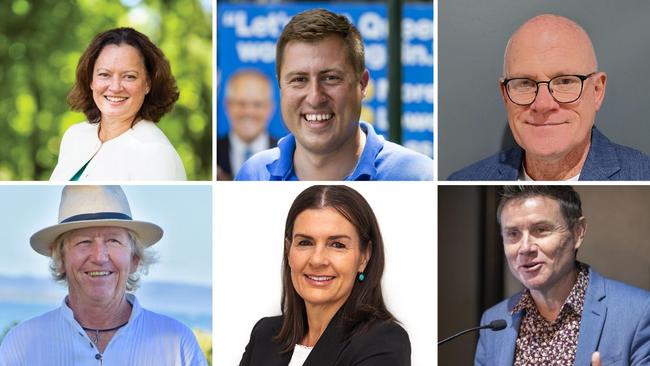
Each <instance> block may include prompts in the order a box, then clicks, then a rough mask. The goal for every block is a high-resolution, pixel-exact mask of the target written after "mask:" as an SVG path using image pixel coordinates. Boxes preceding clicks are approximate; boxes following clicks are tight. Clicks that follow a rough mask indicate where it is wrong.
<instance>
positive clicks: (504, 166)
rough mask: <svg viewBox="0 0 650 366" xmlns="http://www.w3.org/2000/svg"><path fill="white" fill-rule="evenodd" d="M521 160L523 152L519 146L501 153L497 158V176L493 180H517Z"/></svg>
mask: <svg viewBox="0 0 650 366" xmlns="http://www.w3.org/2000/svg"><path fill="white" fill-rule="evenodd" d="M523 158H524V151H523V150H522V149H521V148H520V147H519V146H515V147H513V148H511V149H508V150H506V151H504V152H502V153H501V155H500V156H499V163H500V164H499V165H498V166H497V176H496V177H495V178H494V180H517V179H518V178H519V169H520V168H521V162H522V160H523Z"/></svg>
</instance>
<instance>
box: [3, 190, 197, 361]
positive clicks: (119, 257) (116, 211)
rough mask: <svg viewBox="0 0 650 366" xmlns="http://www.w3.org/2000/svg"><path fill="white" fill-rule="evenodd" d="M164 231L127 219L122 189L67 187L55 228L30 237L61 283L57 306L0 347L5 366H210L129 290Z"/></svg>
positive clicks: (178, 330) (187, 338)
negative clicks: (63, 290)
mask: <svg viewBox="0 0 650 366" xmlns="http://www.w3.org/2000/svg"><path fill="white" fill-rule="evenodd" d="M162 235H163V230H162V229H161V228H160V227H159V226H158V225H155V224H152V223H150V222H144V221H137V220H133V219H132V215H131V210H130V208H129V202H128V201H127V198H126V196H125V195H124V192H123V191H122V189H121V188H120V187H119V186H80V185H75V186H67V187H65V188H64V189H63V192H62V194H61V204H60V206H59V221H58V224H56V225H53V226H50V227H47V228H45V229H42V230H40V231H38V232H36V233H35V234H34V235H32V237H31V239H30V243H31V246H32V248H33V249H34V250H35V251H36V252H38V253H39V254H42V255H45V256H48V257H50V258H51V264H50V268H51V270H52V275H53V277H54V278H55V279H56V280H58V281H65V282H66V283H67V285H68V296H66V298H65V299H64V301H63V303H62V304H61V306H60V307H59V308H57V309H55V310H53V311H50V312H48V313H45V314H43V315H41V316H38V317H36V318H33V319H30V320H27V321H25V322H23V323H21V324H19V325H17V326H16V327H14V328H13V329H11V331H10V332H9V333H8V334H7V336H6V337H5V339H4V340H3V342H2V344H1V345H0V366H5V365H12V366H14V365H207V362H206V360H205V358H204V356H203V354H202V352H201V349H200V348H199V346H198V343H197V341H196V339H195V338H194V335H193V334H192V332H191V331H190V330H189V329H188V328H187V327H186V326H185V325H183V324H181V323H180V322H178V321H176V320H174V319H171V318H168V317H166V316H163V315H159V314H156V313H153V312H151V311H148V310H145V309H143V308H142V307H141V306H140V304H139V303H138V300H137V298H136V297H135V296H134V295H133V294H131V293H127V291H129V292H131V291H134V290H135V289H136V288H137V286H138V281H139V273H140V272H146V269H147V267H148V265H149V264H151V262H152V261H153V259H152V256H151V254H149V253H147V252H146V251H145V249H146V248H148V247H149V246H151V245H153V244H155V243H156V242H158V241H159V240H160V238H161V237H162Z"/></svg>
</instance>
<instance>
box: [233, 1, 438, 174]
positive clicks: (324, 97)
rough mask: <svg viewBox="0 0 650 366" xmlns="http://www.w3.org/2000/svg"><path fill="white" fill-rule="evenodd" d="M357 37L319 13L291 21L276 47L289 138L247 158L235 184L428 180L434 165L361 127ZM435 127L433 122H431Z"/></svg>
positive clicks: (363, 84) (362, 83)
mask: <svg viewBox="0 0 650 366" xmlns="http://www.w3.org/2000/svg"><path fill="white" fill-rule="evenodd" d="M364 59H365V56H364V48H363V41H362V39H361V35H360V34H359V31H358V30H357V29H356V28H355V27H354V26H353V25H352V23H350V21H349V20H348V19H347V18H346V17H345V16H343V15H338V14H334V13H332V12H330V11H327V10H324V9H317V10H309V11H306V12H303V13H300V14H298V15H296V16H294V17H293V18H292V19H291V21H290V22H289V23H288V24H287V25H286V26H285V27H284V30H283V31H282V34H281V35H280V38H279V39H278V43H277V46H276V72H277V77H278V85H279V87H280V109H281V111H282V119H283V120H284V124H285V125H286V126H287V128H288V129H289V131H291V134H289V135H288V136H286V137H284V138H282V139H281V140H280V141H279V142H278V147H276V148H273V149H270V150H266V151H262V152H260V153H258V154H255V155H254V156H253V157H252V158H250V159H248V160H247V161H246V163H245V164H244V165H243V166H242V168H241V170H240V171H239V173H238V174H237V177H236V178H235V179H236V180H433V160H431V159H430V158H429V157H427V156H425V155H422V154H419V153H416V152H415V151H412V150H409V149H407V148H404V147H402V146H400V145H398V144H395V143H392V142H390V141H385V140H384V139H383V137H381V136H380V135H378V134H376V133H375V130H374V129H373V127H372V125H370V124H368V123H365V122H361V121H360V120H359V118H360V115H361V102H362V100H363V98H364V97H365V96H366V91H367V88H368V82H369V80H370V77H369V74H368V70H367V69H366V68H365V61H364ZM432 123H433V121H432Z"/></svg>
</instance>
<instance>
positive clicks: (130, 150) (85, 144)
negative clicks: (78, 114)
mask: <svg viewBox="0 0 650 366" xmlns="http://www.w3.org/2000/svg"><path fill="white" fill-rule="evenodd" d="M88 161H90V162H88ZM86 163H88V166H86V169H85V170H84V172H83V174H82V175H81V177H79V180H80V181H81V180H186V179H187V177H186V175H185V168H184V167H183V162H182V161H181V158H180V157H179V156H178V153H177V152H176V150H175V149H174V146H172V144H171V142H169V139H167V136H165V134H164V133H163V132H162V131H161V130H160V128H158V126H156V124H155V123H153V122H151V121H146V120H141V121H139V122H137V123H136V124H135V125H133V127H131V128H130V129H128V130H127V131H126V132H124V133H122V134H121V135H119V136H117V137H115V138H113V139H111V140H108V141H106V142H102V141H101V140H100V139H99V123H95V124H90V123H88V122H81V123H78V124H75V125H72V126H70V128H68V130H67V131H65V134H63V139H62V140H61V148H60V150H59V161H58V162H57V164H56V167H55V168H54V171H53V172H52V176H51V177H50V180H51V181H69V180H70V179H71V178H72V177H73V176H74V175H75V174H76V173H77V172H78V171H79V169H81V167H83V166H84V164H86Z"/></svg>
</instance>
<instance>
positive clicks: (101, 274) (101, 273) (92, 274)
mask: <svg viewBox="0 0 650 366" xmlns="http://www.w3.org/2000/svg"><path fill="white" fill-rule="evenodd" d="M86 273H87V274H88V275H89V276H90V277H104V276H108V275H110V274H111V272H109V271H93V272H86Z"/></svg>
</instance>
